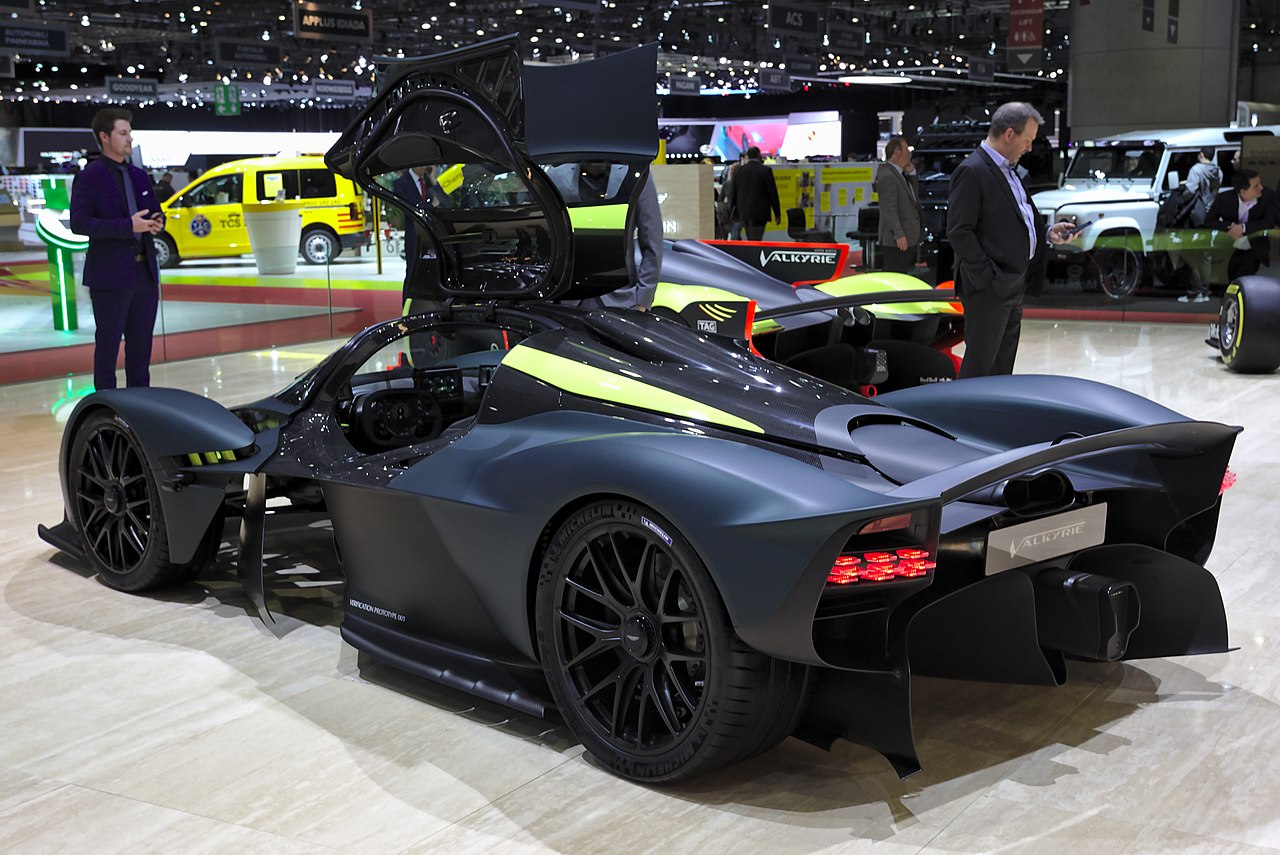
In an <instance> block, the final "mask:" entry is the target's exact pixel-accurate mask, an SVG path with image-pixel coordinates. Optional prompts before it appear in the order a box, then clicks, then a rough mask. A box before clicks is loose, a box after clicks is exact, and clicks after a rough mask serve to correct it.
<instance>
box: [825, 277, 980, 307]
mask: <svg viewBox="0 0 1280 855" xmlns="http://www.w3.org/2000/svg"><path fill="white" fill-rule="evenodd" d="M813 287H814V289H815V290H818V291H821V292H822V293H823V294H830V295H831V296H832V297H848V296H857V295H858V294H872V293H875V292H877V291H922V292H924V293H925V294H932V293H933V288H930V287H929V286H928V285H926V284H925V283H924V282H921V281H920V280H919V279H917V278H916V277H914V276H910V275H908V274H906V273H889V272H887V271H878V272H873V273H859V274H857V275H855V276H842V277H841V278H839V279H832V280H831V281H830V282H822V283H820V284H818V285H815V286H813ZM863 308H864V309H866V310H867V311H869V312H872V313H874V314H876V315H879V316H881V317H891V316H894V315H958V314H960V313H959V312H958V311H957V310H956V308H955V307H954V306H952V305H951V303H950V302H943V301H937V302H934V301H930V300H922V301H920V302H919V303H889V304H887V305H880V304H873V305H868V306H863Z"/></svg>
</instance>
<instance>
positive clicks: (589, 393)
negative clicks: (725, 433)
mask: <svg viewBox="0 0 1280 855" xmlns="http://www.w3.org/2000/svg"><path fill="white" fill-rule="evenodd" d="M502 365H503V367H510V368H514V369H515V370H517V371H520V372H522V373H524V374H528V375H529V376H530V377H534V378H536V379H538V380H541V381H542V382H544V383H547V384H548V385H551V386H554V387H555V388H557V389H563V390H564V391H566V392H569V393H571V394H574V395H581V396H582V397H584V398H594V399H595V400H598V401H610V402H612V403H615V404H624V405H627V406H632V407H640V408H641V409H645V410H650V411H652V412H657V413H667V414H669V415H672V416H676V417H678V418H686V419H693V420H695V421H700V422H707V423H709V424H718V425H723V426H725V427H731V428H736V429H738V430H746V431H751V432H752V433H761V434H762V433H764V429H763V428H761V427H760V426H759V425H756V424H752V423H751V422H749V421H747V420H745V419H741V418H738V417H737V416H735V415H733V414H732V413H726V412H724V411H723V410H718V409H716V408H715V407H708V406H706V405H705V404H700V403H698V402H697V401H695V400H693V399H692V398H686V397H685V396H683V395H677V394H676V393H674V392H669V391H667V390H666V389H659V388H657V387H655V386H651V385H649V384H648V383H642V382H641V381H639V380H636V379H634V378H631V377H624V376H622V375H621V374H617V373H614V372H612V371H606V370H604V369H603V368H596V367H595V366H593V365H584V364H583V363H581V362H576V361H574V360H572V359H567V358H565V357H563V356H557V355H556V354H554V353H546V352H545V351H541V350H535V349H534V348H532V347H529V346H527V345H523V344H518V345H516V346H515V347H514V348H512V349H511V352H510V353H508V354H507V355H506V357H504V358H503V360H502Z"/></svg>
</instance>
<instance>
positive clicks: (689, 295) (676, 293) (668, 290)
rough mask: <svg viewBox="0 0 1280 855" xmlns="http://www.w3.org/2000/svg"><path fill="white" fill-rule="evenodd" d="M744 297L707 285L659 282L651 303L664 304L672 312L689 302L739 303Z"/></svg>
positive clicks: (685, 307)
mask: <svg viewBox="0 0 1280 855" xmlns="http://www.w3.org/2000/svg"><path fill="white" fill-rule="evenodd" d="M746 299H747V298H746V297H740V296H738V295H737V294H735V293H733V292H732V291H726V290H725V289H723V288H713V287H711V286H709V285H680V284H677V283H675V282H659V283H658V287H657V289H656V290H655V291H654V292H653V305H654V306H655V307H657V306H665V307H666V308H668V309H670V310H671V311H673V312H683V311H684V310H685V309H687V308H688V307H689V305H690V304H691V303H713V302H717V301H722V300H730V301H736V302H739V303H741V302H742V301H744V300H746Z"/></svg>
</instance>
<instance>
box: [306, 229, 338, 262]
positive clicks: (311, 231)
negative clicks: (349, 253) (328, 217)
mask: <svg viewBox="0 0 1280 855" xmlns="http://www.w3.org/2000/svg"><path fill="white" fill-rule="evenodd" d="M316 232H323V233H324V234H326V235H328V237H329V239H330V240H331V241H333V252H332V253H331V254H330V256H329V260H330V261H332V260H333V259H334V258H337V257H338V255H340V254H341V253H342V238H341V237H340V236H339V235H338V232H337V231H336V230H334V228H333V227H332V226H330V225H329V224H328V223H324V222H317V223H309V224H307V225H305V226H303V228H302V235H301V237H299V238H298V252H299V253H301V255H302V257H303V259H304V260H306V261H307V263H309V264H314V263H318V262H312V261H311V259H309V258H307V252H306V247H307V238H308V237H310V236H311V235H312V234H315V233H316Z"/></svg>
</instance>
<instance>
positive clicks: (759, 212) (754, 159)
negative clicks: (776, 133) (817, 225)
mask: <svg viewBox="0 0 1280 855" xmlns="http://www.w3.org/2000/svg"><path fill="white" fill-rule="evenodd" d="M733 209H734V210H735V211H736V212H737V219H739V220H741V221H742V227H743V231H745V232H746V236H747V240H761V239H762V238H763V237H764V227H765V225H766V224H768V223H770V222H781V221H782V204H781V203H780V202H779V201H778V185H777V182H775V181H774V180H773V170H772V169H770V168H769V167H767V166H765V165H764V162H763V161H762V160H761V159H760V149H759V148H757V147H756V146H751V148H749V149H747V162H746V163H744V164H742V166H740V167H738V173H737V175H735V176H734V177H733ZM771 214H772V216H770V215H771Z"/></svg>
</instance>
